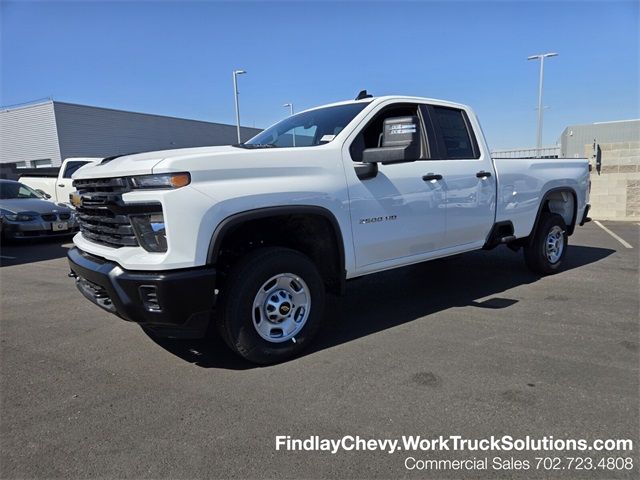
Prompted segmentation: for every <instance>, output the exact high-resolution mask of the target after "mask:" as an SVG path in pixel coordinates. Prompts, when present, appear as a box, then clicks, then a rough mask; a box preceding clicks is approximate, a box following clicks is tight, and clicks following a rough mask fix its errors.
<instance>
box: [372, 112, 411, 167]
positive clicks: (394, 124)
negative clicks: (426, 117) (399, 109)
mask: <svg viewBox="0 0 640 480" xmlns="http://www.w3.org/2000/svg"><path fill="white" fill-rule="evenodd" d="M420 150H421V148H420V120H419V119H418V117H416V116H411V117H392V118H387V119H385V121H384V124H383V130H382V142H381V146H380V147H378V148H367V149H365V150H364V151H363V152H362V161H363V162H364V163H382V164H383V165H387V164H393V163H404V162H414V161H416V160H418V159H419V158H420Z"/></svg>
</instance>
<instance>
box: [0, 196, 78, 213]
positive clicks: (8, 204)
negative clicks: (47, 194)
mask: <svg viewBox="0 0 640 480" xmlns="http://www.w3.org/2000/svg"><path fill="white" fill-rule="evenodd" d="M0 210H7V211H9V212H12V213H22V212H36V213H51V212H68V211H70V209H69V207H66V206H64V205H60V204H58V203H54V202H50V201H48V200H43V199H40V198H11V199H2V200H0Z"/></svg>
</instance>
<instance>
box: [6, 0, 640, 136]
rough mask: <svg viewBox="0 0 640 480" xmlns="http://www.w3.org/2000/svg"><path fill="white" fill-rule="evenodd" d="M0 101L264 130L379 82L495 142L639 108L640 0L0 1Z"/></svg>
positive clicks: (381, 91) (384, 90)
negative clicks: (235, 84) (475, 124)
mask: <svg viewBox="0 0 640 480" xmlns="http://www.w3.org/2000/svg"><path fill="white" fill-rule="evenodd" d="M0 5H1V6H0V8H1V27H2V32H1V47H0V48H1V51H0V53H1V58H0V59H1V66H2V72H1V86H0V94H1V96H0V104H2V105H10V104H15V103H21V102H26V101H30V100H34V99H38V98H43V97H49V96H51V97H53V98H54V99H57V100H61V101H68V102H73V103H82V104H89V105H97V106H103V107H110V108H119V109H124V110H132V111H141V112H149V113H157V114H163V115H172V116H178V117H186V118H195V119H201V120H209V121H217V122H225V123H234V122H235V117H234V110H233V88H232V83H231V71H232V70H233V69H234V68H243V69H245V70H247V72H248V74H247V75H244V76H242V77H240V93H241V94H240V102H241V112H242V120H243V121H242V123H243V124H245V125H248V126H253V125H255V126H257V127H266V126H268V125H270V124H271V123H273V122H275V121H278V120H280V119H281V118H283V117H284V116H285V115H286V113H287V110H286V109H285V108H283V107H282V106H281V105H282V104H283V103H285V102H289V101H291V102H293V103H294V104H295V107H296V110H301V109H303V108H308V107H311V106H315V105H318V104H322V103H328V102H333V101H337V100H343V99H348V98H352V97H354V96H355V95H356V94H357V92H358V91H359V90H361V89H363V88H366V89H368V90H369V91H370V92H373V93H374V94H376V95H386V94H409V95H418V96H426V97H434V98H444V99H449V100H454V101H459V102H463V103H468V104H470V105H472V106H473V107H474V109H475V110H476V112H477V114H478V115H479V117H480V121H481V122H482V124H483V128H484V130H485V133H486V135H487V138H488V141H489V144H490V146H491V147H492V148H507V147H521V146H534V145H535V135H536V111H535V107H536V103H537V82H538V64H537V62H533V61H530V62H527V61H526V57H527V56H528V55H530V54H535V53H540V52H545V51H556V52H559V53H560V56H559V57H557V58H552V59H549V60H548V61H547V62H546V63H545V99H544V103H545V105H547V106H549V107H550V108H549V109H547V110H545V122H544V143H545V144H553V143H554V142H555V141H556V140H557V138H558V136H559V135H560V133H561V131H562V129H563V128H564V127H565V126H567V125H569V124H579V123H591V122H596V121H608V120H622V119H630V118H639V117H640V104H639V93H638V92H639V54H640V52H639V31H638V30H639V24H640V19H639V15H640V9H639V6H640V2H638V1H627V2H616V1H600V2H579V1H556V2H543V1H535V2H516V1H512V2H486V1H475V2H456V1H449V2H400V1H396V2H375V3H371V2H341V3H332V2H282V3H280V2H269V1H264V2H257V3H255V2H240V1H236V2H189V1H183V2H159V1H156V2H141V1H140V2H115V1H113V2H54V1H50V2H44V1H41V2H7V1H2V2H1V3H0Z"/></svg>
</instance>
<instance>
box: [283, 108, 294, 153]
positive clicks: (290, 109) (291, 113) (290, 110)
mask: <svg viewBox="0 0 640 480" xmlns="http://www.w3.org/2000/svg"><path fill="white" fill-rule="evenodd" d="M282 106H283V107H289V115H290V116H293V103H285V104H284V105H282ZM293 146H294V147H295V146H296V129H295V127H294V129H293Z"/></svg>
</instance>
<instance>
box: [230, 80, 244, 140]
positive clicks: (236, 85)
mask: <svg viewBox="0 0 640 480" xmlns="http://www.w3.org/2000/svg"><path fill="white" fill-rule="evenodd" d="M243 73H247V72H245V71H244V70H234V71H233V98H234V100H235V102H236V129H237V131H238V143H241V142H242V139H241V138H240V107H239V106H238V75H242V74H243Z"/></svg>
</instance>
